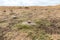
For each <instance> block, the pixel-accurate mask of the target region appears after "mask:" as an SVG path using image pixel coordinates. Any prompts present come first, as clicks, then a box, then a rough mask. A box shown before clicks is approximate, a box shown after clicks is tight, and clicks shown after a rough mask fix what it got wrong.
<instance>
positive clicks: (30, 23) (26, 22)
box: [22, 21, 36, 25]
mask: <svg viewBox="0 0 60 40" xmlns="http://www.w3.org/2000/svg"><path fill="white" fill-rule="evenodd" d="M22 25H36V23H35V22H32V21H24V22H22Z"/></svg>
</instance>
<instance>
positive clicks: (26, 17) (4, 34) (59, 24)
mask: <svg viewBox="0 0 60 40" xmlns="http://www.w3.org/2000/svg"><path fill="white" fill-rule="evenodd" d="M0 40H60V6H44V7H43V6H31V7H9V6H8V7H3V6H1V7H0Z"/></svg>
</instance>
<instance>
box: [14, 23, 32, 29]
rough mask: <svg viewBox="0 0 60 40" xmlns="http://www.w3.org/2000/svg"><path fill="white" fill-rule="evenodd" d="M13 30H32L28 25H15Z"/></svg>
mask: <svg viewBox="0 0 60 40" xmlns="http://www.w3.org/2000/svg"><path fill="white" fill-rule="evenodd" d="M13 28H18V29H32V28H33V27H32V26H30V25H22V24H21V23H18V24H15V25H14V26H13Z"/></svg>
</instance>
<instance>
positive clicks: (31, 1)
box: [0, 0, 60, 6]
mask: <svg viewBox="0 0 60 40" xmlns="http://www.w3.org/2000/svg"><path fill="white" fill-rule="evenodd" d="M59 4H60V0H0V6H50V5H51V6H53V5H59Z"/></svg>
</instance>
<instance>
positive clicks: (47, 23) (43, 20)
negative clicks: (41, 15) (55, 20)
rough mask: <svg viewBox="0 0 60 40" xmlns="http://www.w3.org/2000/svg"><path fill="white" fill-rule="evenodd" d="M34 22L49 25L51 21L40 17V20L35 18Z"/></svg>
mask: <svg viewBox="0 0 60 40" xmlns="http://www.w3.org/2000/svg"><path fill="white" fill-rule="evenodd" d="M36 23H37V24H38V25H39V26H44V27H49V26H50V25H51V24H52V23H51V22H50V21H49V20H47V19H40V20H36Z"/></svg>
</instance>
